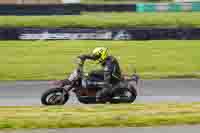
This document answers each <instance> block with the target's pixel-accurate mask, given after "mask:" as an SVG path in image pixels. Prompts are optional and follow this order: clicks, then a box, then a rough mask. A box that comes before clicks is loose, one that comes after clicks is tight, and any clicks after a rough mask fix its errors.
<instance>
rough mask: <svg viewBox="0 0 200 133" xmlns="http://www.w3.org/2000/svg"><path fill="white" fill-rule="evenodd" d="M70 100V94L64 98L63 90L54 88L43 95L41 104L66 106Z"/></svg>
mask: <svg viewBox="0 0 200 133" xmlns="http://www.w3.org/2000/svg"><path fill="white" fill-rule="evenodd" d="M68 99H69V94H68V93H66V94H65V95H64V96H63V88H52V89H49V90H47V91H45V92H44V93H43V94H42V97H41V103H42V104H43V105H64V104H65V103H66V102H67V101H68Z"/></svg>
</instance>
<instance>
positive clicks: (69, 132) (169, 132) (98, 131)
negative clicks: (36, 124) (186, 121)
mask: <svg viewBox="0 0 200 133" xmlns="http://www.w3.org/2000/svg"><path fill="white" fill-rule="evenodd" d="M199 129H200V126H199V125H196V126H175V127H146V128H76V129H72V128H68V129H35V130H13V131H12V130H10V131H9V130H7V131H0V133H199Z"/></svg>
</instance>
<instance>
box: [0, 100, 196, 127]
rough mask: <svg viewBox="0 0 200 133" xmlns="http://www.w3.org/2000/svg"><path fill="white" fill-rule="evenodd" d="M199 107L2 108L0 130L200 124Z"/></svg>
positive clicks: (188, 105) (83, 106) (184, 105)
mask: <svg viewBox="0 0 200 133" xmlns="http://www.w3.org/2000/svg"><path fill="white" fill-rule="evenodd" d="M199 112H200V104H199V103H191V104H148V105H145V104H135V105H130V104H129V105H126V104H124V105H123V104H122V105H94V106H86V105H79V106H77V105H76V106H73V105H71V106H70V105H69V106H57V107H0V129H5V128H69V127H70V128H72V127H74V128H75V127H146V126H161V125H182V124H191V125H193V124H200V113H199Z"/></svg>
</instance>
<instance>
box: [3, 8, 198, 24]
mask: <svg viewBox="0 0 200 133" xmlns="http://www.w3.org/2000/svg"><path fill="white" fill-rule="evenodd" d="M199 24H200V14H199V13H198V12H196V13H195V12H192V13H191V12H182V13H157V12H156V13H134V12H132V13H131V12H129V13H128V12H126V13H114V12H113V13H83V14H82V15H80V16H0V27H70V28H72V27H98V28H113V27H117V28H119V27H122V28H126V27H141V26H145V27H146V26H151V27H160V26H164V27H200V25H199Z"/></svg>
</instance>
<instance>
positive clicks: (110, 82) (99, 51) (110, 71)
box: [78, 47, 121, 102]
mask: <svg viewBox="0 0 200 133" xmlns="http://www.w3.org/2000/svg"><path fill="white" fill-rule="evenodd" d="M78 58H79V59H80V60H81V61H83V62H84V61H85V60H93V61H96V62H97V63H99V64H101V66H102V67H103V70H101V71H98V73H100V75H103V80H102V81H88V82H87V85H96V86H98V85H99V86H101V88H102V89H101V90H100V91H99V92H98V93H97V101H103V102H104V101H106V100H108V99H109V98H110V97H109V96H110V95H112V92H114V91H115V90H114V86H115V85H117V83H119V81H120V79H121V70H120V66H119V63H118V61H117V59H116V58H115V57H114V56H111V55H109V54H108V49H107V48H104V47H97V48H95V49H94V50H93V51H92V53H91V54H84V55H80V56H78Z"/></svg>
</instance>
